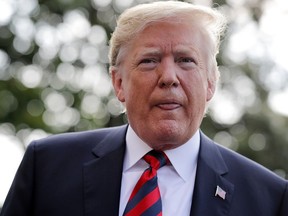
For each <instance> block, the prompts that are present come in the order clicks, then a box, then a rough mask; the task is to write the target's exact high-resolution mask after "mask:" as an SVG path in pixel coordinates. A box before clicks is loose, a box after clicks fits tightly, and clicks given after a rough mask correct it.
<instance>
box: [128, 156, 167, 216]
mask: <svg viewBox="0 0 288 216" xmlns="http://www.w3.org/2000/svg"><path fill="white" fill-rule="evenodd" d="M144 160H145V161H146V162H147V163H148V164H149V165H150V167H149V168H147V169H146V170H145V171H144V172H143V174H142V176H141V177H140V179H139V180H138V182H137V184H136V186H135V188H134V189H133V191H132V194H131V196H130V198H129V200H128V203H127V206H126V208H125V211H124V214H123V216H162V203H161V197H160V191H159V187H158V183H157V170H158V169H159V168H160V167H162V166H164V165H166V164H168V163H169V159H168V158H167V156H166V155H165V153H164V152H159V151H155V150H152V151H150V152H148V153H147V154H146V155H145V156H144Z"/></svg>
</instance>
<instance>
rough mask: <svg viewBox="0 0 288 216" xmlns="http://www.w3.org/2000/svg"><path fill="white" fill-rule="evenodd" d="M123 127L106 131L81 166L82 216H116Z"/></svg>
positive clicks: (124, 128) (119, 186) (123, 148)
mask: <svg viewBox="0 0 288 216" xmlns="http://www.w3.org/2000/svg"><path fill="white" fill-rule="evenodd" d="M126 129H127V128H126V127H122V128H121V129H120V130H117V131H114V132H113V133H109V135H107V136H106V138H105V139H104V140H103V141H102V142H100V143H99V144H97V147H96V148H95V149H93V154H94V155H95V159H94V160H92V161H89V162H88V163H86V164H84V166H83V182H84V209H85V210H84V211H85V216H95V215H107V216H110V215H118V209H119V200H120V190H121V178H122V168H123V167H122V166H123V159H124V153H125V133H126Z"/></svg>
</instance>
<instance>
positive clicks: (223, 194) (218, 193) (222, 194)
mask: <svg viewBox="0 0 288 216" xmlns="http://www.w3.org/2000/svg"><path fill="white" fill-rule="evenodd" d="M215 196H219V197H221V198H222V199H223V200H225V197H226V191H224V190H223V189H222V188H221V187H219V186H218V185H217V187H216V192H215Z"/></svg>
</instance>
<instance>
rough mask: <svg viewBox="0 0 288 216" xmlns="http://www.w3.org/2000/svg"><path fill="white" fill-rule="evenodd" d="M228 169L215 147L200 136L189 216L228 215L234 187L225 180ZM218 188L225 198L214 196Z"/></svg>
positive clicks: (204, 137) (211, 142)
mask: <svg viewBox="0 0 288 216" xmlns="http://www.w3.org/2000/svg"><path fill="white" fill-rule="evenodd" d="M227 173H228V168H227V166H226V164H225V162H224V160H223V158H222V156H221V153H220V151H219V149H218V147H217V145H216V144H215V143H214V142H213V141H211V140H210V139H209V138H207V137H206V136H204V135H203V134H201V145H200V152H199V158H198V165H197V173H196V179H195V187H194V193H193V200H192V207H191V213H190V216H203V215H207V216H208V215H213V216H225V215H228V213H229V209H230V205H231V201H232V195H233V190H234V185H233V184H232V183H231V182H229V181H228V180H227V179H225V174H227ZM217 186H218V187H220V188H221V189H222V190H223V191H224V192H226V194H225V198H224V199H223V198H221V196H218V195H215V192H216V188H217Z"/></svg>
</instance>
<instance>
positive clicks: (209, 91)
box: [206, 79, 216, 102]
mask: <svg viewBox="0 0 288 216" xmlns="http://www.w3.org/2000/svg"><path fill="white" fill-rule="evenodd" d="M207 82H208V85H207V95H206V101H207V102H208V101H210V100H211V99H212V97H213V95H214V93H215V89H216V82H215V81H214V80H209V79H208V80H207Z"/></svg>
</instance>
